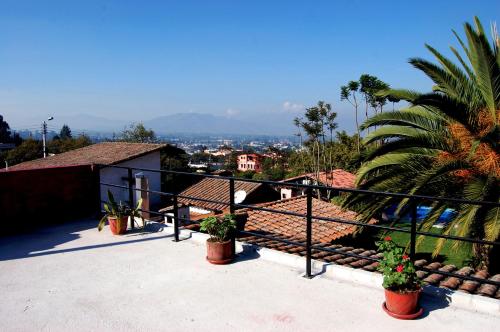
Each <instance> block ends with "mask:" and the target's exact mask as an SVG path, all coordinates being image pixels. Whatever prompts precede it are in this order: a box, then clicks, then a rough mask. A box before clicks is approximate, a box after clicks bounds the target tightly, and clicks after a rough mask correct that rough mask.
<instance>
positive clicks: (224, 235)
mask: <svg viewBox="0 0 500 332" xmlns="http://www.w3.org/2000/svg"><path fill="white" fill-rule="evenodd" d="M200 226H201V228H200V230H201V231H203V232H207V233H208V235H210V238H209V239H208V240H207V260H208V261H209V262H210V263H212V264H227V263H230V262H231V261H232V260H233V258H234V250H233V245H232V243H231V242H232V241H231V236H232V235H233V231H234V230H235V229H236V221H235V220H234V215H232V214H226V215H224V217H222V218H220V217H219V218H218V217H208V218H205V219H203V221H202V222H201V225H200Z"/></svg>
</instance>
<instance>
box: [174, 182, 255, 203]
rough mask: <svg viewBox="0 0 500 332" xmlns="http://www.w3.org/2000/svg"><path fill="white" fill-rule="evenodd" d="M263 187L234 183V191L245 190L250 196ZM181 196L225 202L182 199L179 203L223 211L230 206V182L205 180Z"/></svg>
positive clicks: (251, 183)
mask: <svg viewBox="0 0 500 332" xmlns="http://www.w3.org/2000/svg"><path fill="white" fill-rule="evenodd" d="M261 185H262V184H260V183H253V182H244V181H234V191H235V192H237V191H239V190H244V191H245V192H246V193H247V196H248V195H249V194H250V193H252V192H253V191H254V190H256V189H257V188H259V187H260V186H261ZM180 195H184V196H192V197H196V198H202V199H207V200H212V201H220V202H223V203H225V204H223V203H211V202H203V201H197V200H194V199H190V198H181V197H179V199H178V201H179V203H183V204H189V205H194V206H197V207H200V208H203V209H207V210H216V211H223V210H225V209H226V208H227V207H228V206H229V180H225V179H217V178H204V179H203V180H201V181H200V182H198V183H196V184H194V185H192V186H191V187H189V188H187V189H186V190H184V191H183V192H181V193H180Z"/></svg>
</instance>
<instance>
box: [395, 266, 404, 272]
mask: <svg viewBox="0 0 500 332" xmlns="http://www.w3.org/2000/svg"><path fill="white" fill-rule="evenodd" d="M396 271H398V272H399V273H401V272H403V265H398V266H397V267H396Z"/></svg>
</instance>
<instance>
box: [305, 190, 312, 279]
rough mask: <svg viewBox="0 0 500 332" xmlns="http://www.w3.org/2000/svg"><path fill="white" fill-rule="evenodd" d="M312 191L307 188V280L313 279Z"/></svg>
mask: <svg viewBox="0 0 500 332" xmlns="http://www.w3.org/2000/svg"><path fill="white" fill-rule="evenodd" d="M311 246H312V189H311V188H307V216H306V275H305V277H306V278H309V279H310V278H312V273H311V259H312V257H311V256H312V249H311Z"/></svg>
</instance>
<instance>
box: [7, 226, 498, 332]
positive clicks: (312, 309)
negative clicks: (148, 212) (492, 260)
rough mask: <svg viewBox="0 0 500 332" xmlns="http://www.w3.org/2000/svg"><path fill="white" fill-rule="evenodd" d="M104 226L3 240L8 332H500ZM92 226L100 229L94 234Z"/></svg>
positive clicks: (348, 287)
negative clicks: (385, 306)
mask: <svg viewBox="0 0 500 332" xmlns="http://www.w3.org/2000/svg"><path fill="white" fill-rule="evenodd" d="M95 225H96V222H95V221H91V222H90V223H89V222H88V221H87V222H79V223H76V224H73V225H69V226H58V227H52V228H48V229H45V230H43V231H38V232H36V233H33V234H31V235H23V236H16V237H7V238H5V237H4V238H0V330H1V331H288V332H290V331H349V332H354V331H399V332H401V331H405V332H407V331H425V330H427V331H431V330H432V331H444V330H448V331H481V332H487V331H495V330H496V331H498V327H499V326H500V317H499V315H496V316H492V315H484V314H479V313H474V312H469V311H465V310H459V309H456V308H450V307H440V304H439V303H435V302H429V301H424V307H426V308H427V309H431V310H430V311H429V310H427V312H426V314H425V316H424V317H423V318H421V319H419V320H416V321H400V320H396V319H393V318H390V317H388V316H387V315H386V314H385V313H384V312H383V311H382V309H381V307H380V306H381V303H382V301H383V292H382V289H378V290H377V289H371V288H365V287H361V286H357V285H355V284H350V283H341V282H338V281H333V280H329V279H325V278H321V277H316V278H314V279H312V280H307V279H304V278H302V277H301V276H300V275H301V271H296V270H291V269H290V268H287V267H284V266H281V265H278V264H275V263H271V262H268V261H265V260H263V259H259V258H257V257H255V256H252V255H250V256H243V257H240V258H239V261H238V262H236V263H234V264H231V265H226V266H215V265H210V264H209V263H207V262H206V261H205V258H204V256H205V248H204V246H203V245H200V244H197V243H195V242H193V241H190V240H187V241H182V242H180V243H174V242H172V237H171V235H169V232H168V231H162V232H157V233H152V234H151V233H150V234H146V235H144V234H138V233H134V234H129V235H125V236H112V235H111V234H110V232H109V229H105V230H104V231H103V232H101V233H98V232H97V230H96V229H95V228H94V226H95ZM90 227H91V228H90Z"/></svg>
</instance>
